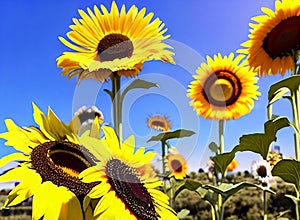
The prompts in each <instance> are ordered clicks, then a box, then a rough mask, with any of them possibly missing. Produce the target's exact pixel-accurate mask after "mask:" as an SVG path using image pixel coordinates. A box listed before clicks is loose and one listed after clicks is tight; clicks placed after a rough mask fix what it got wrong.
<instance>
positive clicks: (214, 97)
mask: <svg viewBox="0 0 300 220" xmlns="http://www.w3.org/2000/svg"><path fill="white" fill-rule="evenodd" d="M241 91H242V86H241V82H240V81H239V79H238V77H237V76H236V75H235V74H233V73H232V72H230V71H223V70H222V71H216V72H215V73H214V74H211V75H210V76H209V77H208V78H207V79H206V81H205V83H204V85H203V95H204V97H205V99H206V100H207V101H208V102H209V103H211V104H213V105H215V106H219V107H224V106H229V105H232V104H234V103H235V101H236V100H237V99H238V98H239V96H240V94H241Z"/></svg>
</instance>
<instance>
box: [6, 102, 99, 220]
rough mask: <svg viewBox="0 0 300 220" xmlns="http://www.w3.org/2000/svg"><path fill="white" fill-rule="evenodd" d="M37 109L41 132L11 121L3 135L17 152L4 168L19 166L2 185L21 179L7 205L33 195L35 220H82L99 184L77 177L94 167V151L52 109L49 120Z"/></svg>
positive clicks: (14, 203) (11, 171) (9, 173)
mask: <svg viewBox="0 0 300 220" xmlns="http://www.w3.org/2000/svg"><path fill="white" fill-rule="evenodd" d="M33 109H34V113H33V117H34V120H35V122H36V124H37V125H38V126H39V128H37V127H34V126H30V127H19V126H17V125H16V124H15V123H14V122H13V121H12V120H10V119H7V120H6V121H5V123H6V127H7V129H8V131H7V132H5V133H1V134H0V138H3V139H5V140H6V143H5V145H8V146H12V147H14V148H15V150H16V151H17V152H15V153H12V154H10V155H7V156H5V157H3V158H1V159H0V165H1V166H4V165H5V164H7V163H9V162H12V161H17V162H19V165H18V166H17V167H15V168H12V169H10V170H8V171H6V172H5V173H3V174H1V175H0V182H10V181H17V182H19V181H20V183H19V184H18V185H17V186H16V187H15V188H14V189H13V190H12V191H11V192H10V193H9V195H8V197H7V199H6V201H5V203H4V205H3V207H10V206H14V205H17V204H19V203H21V202H22V201H24V200H26V199H28V198H29V197H32V219H33V220H39V219H41V218H43V219H44V220H46V219H48V220H53V219H60V220H63V219H64V220H67V219H78V220H80V219H84V213H83V212H82V208H81V201H83V198H84V196H85V195H86V194H87V193H88V192H89V191H90V190H91V189H92V188H93V187H94V186H95V185H96V184H97V183H84V182H82V181H81V180H80V179H79V178H78V175H79V173H80V172H81V171H83V170H84V169H86V168H88V167H91V166H93V165H95V162H96V161H97V159H96V158H95V157H94V156H93V153H94V152H92V151H89V150H88V149H86V148H85V147H83V146H82V145H80V142H79V140H78V138H77V136H76V135H75V134H74V132H73V130H72V128H71V127H70V126H68V125H66V124H64V123H62V122H61V121H60V120H59V119H58V117H57V116H56V115H55V114H54V112H53V111H52V110H51V109H50V108H49V110H48V116H46V115H44V113H43V112H41V110H40V109H39V108H38V107H37V106H36V105H35V104H33ZM86 138H88V137H86ZM85 219H88V218H85Z"/></svg>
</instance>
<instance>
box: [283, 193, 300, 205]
mask: <svg viewBox="0 0 300 220" xmlns="http://www.w3.org/2000/svg"><path fill="white" fill-rule="evenodd" d="M284 196H285V197H288V198H290V199H291V200H292V201H293V202H294V203H295V204H297V203H299V201H300V199H298V198H297V197H296V196H293V195H289V194H285V195H284Z"/></svg>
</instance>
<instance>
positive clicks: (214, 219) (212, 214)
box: [209, 203, 217, 220]
mask: <svg viewBox="0 0 300 220" xmlns="http://www.w3.org/2000/svg"><path fill="white" fill-rule="evenodd" d="M209 204H210V207H211V219H212V220H217V216H216V215H217V213H216V210H215V207H214V206H213V205H212V204H211V203H209Z"/></svg>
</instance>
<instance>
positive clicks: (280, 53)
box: [238, 0, 300, 76]
mask: <svg viewBox="0 0 300 220" xmlns="http://www.w3.org/2000/svg"><path fill="white" fill-rule="evenodd" d="M261 10H262V12H264V13H265V14H264V15H259V16H255V17H253V18H252V20H253V21H255V22H256V23H250V24H249V25H250V27H251V28H252V29H251V30H250V35H249V40H248V41H246V42H244V43H243V44H241V46H243V47H245V48H244V49H240V50H238V52H240V53H243V54H248V62H249V65H250V66H251V67H254V68H258V69H259V74H260V76H266V75H267V74H269V75H275V74H277V73H280V74H281V75H284V74H285V73H286V71H287V70H292V69H293V68H294V67H295V61H294V59H295V58H296V52H297V50H298V51H299V50H300V1H298V0H282V1H279V0H277V1H275V11H273V10H271V9H269V8H266V7H263V8H262V9H261Z"/></svg>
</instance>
